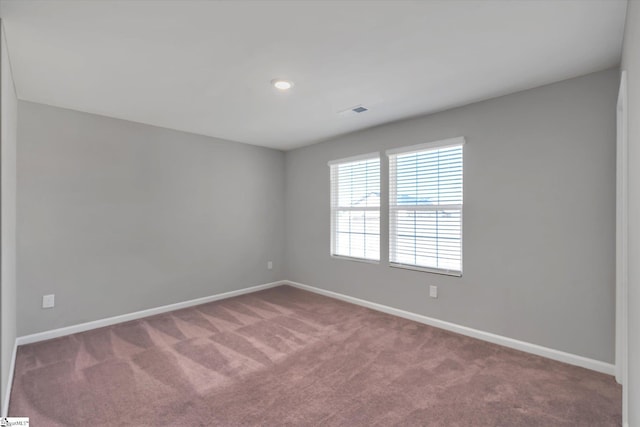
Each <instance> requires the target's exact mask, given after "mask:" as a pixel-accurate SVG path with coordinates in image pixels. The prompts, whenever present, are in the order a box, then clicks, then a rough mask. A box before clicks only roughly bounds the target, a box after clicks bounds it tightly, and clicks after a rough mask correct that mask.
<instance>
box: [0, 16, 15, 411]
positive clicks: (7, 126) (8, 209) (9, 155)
mask: <svg viewBox="0 0 640 427" xmlns="http://www.w3.org/2000/svg"><path fill="white" fill-rule="evenodd" d="M0 33H1V35H0V37H1V38H2V40H0V50H1V51H2V58H1V61H0V62H1V64H0V65H1V67H2V69H1V70H0V74H1V79H0V80H1V87H0V90H1V92H2V93H1V96H0V98H1V99H2V101H1V102H2V104H1V105H0V111H1V117H0V127H1V128H2V130H1V137H0V139H1V144H2V150H1V153H0V159H1V162H2V164H0V170H1V173H2V176H1V177H0V182H1V183H2V189H1V194H2V198H1V201H0V203H1V204H2V212H1V213H0V217H1V218H2V219H1V223H2V224H1V226H0V235H1V240H2V247H1V249H0V253H1V257H2V265H1V267H0V270H1V271H2V282H1V287H0V304H1V307H0V308H1V316H0V325H1V326H0V327H1V329H0V333H1V335H2V339H1V340H0V352H1V353H2V372H1V373H0V377H1V381H0V402H1V403H0V405H3V404H4V399H5V393H6V388H7V384H8V382H9V367H10V366H11V356H12V354H13V346H14V345H15V342H16V144H17V125H18V117H17V114H18V100H17V98H16V92H15V88H14V85H13V76H12V75H11V65H10V63H9V54H8V51H7V44H6V39H5V36H4V29H3V28H2V27H1V26H0Z"/></svg>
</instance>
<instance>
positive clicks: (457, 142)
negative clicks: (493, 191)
mask: <svg viewBox="0 0 640 427" xmlns="http://www.w3.org/2000/svg"><path fill="white" fill-rule="evenodd" d="M465 143H466V140H465V138H464V137H456V138H448V139H443V140H439V141H433V142H427V143H423V144H417V145H411V146H406V147H399V148H393V149H390V150H387V151H385V154H386V156H387V161H388V165H389V169H388V171H389V174H388V179H389V182H388V183H389V185H388V190H387V191H388V198H389V199H388V200H389V202H388V206H387V207H388V215H389V226H388V230H387V231H388V238H389V255H388V262H389V267H393V268H402V269H406V270H415V271H423V272H427V273H435V274H442V275H446V276H454V277H462V272H463V254H464V145H465ZM455 146H460V147H461V150H462V158H461V166H462V171H461V178H462V193H463V198H462V200H461V202H462V203H460V204H449V205H435V206H436V208H421V209H416V210H415V211H430V210H433V211H436V212H437V210H444V209H438V207H440V206H445V207H450V208H451V209H455V210H457V209H459V210H460V270H452V269H446V268H437V267H426V266H421V265H416V264H405V263H400V262H395V261H392V257H393V254H394V253H395V252H394V246H395V244H396V239H397V233H394V232H392V230H393V228H394V226H395V225H394V220H393V218H394V216H393V214H392V211H394V210H408V209H407V207H409V208H410V206H411V205H409V206H407V205H398V204H397V203H394V200H393V199H394V197H397V189H396V187H397V184H396V180H397V176H393V174H394V171H395V168H394V167H392V161H395V160H392V157H396V156H398V155H402V154H412V153H419V152H424V151H432V150H437V149H441V148H449V147H455ZM392 194H393V196H392ZM402 208H404V209H402ZM409 210H410V209H409ZM415 211H414V212H415Z"/></svg>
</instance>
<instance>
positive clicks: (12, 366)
mask: <svg viewBox="0 0 640 427" xmlns="http://www.w3.org/2000/svg"><path fill="white" fill-rule="evenodd" d="M17 350H18V340H17V339H16V341H15V342H14V343H13V352H12V353H11V362H10V365H9V379H8V380H7V388H6V390H5V391H4V402H2V417H6V416H7V415H8V414H9V400H10V398H11V388H12V387H13V373H14V372H15V370H16V352H17Z"/></svg>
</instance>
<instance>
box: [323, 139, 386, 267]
mask: <svg viewBox="0 0 640 427" xmlns="http://www.w3.org/2000/svg"><path fill="white" fill-rule="evenodd" d="M381 157H382V156H381V155H380V152H377V151H376V152H373V153H367V154H361V155H356V156H350V157H343V158H341V159H336V160H330V161H329V162H327V165H328V166H329V168H331V166H335V165H340V164H343V163H351V162H358V161H362V160H371V159H378V160H379V161H381V160H382V159H381ZM381 172H382V170H381ZM329 174H331V172H329ZM329 178H331V176H330V177H329ZM381 178H382V177H381ZM380 185H381V186H382V182H380ZM332 191H333V186H332V184H331V179H330V188H329V209H330V211H331V222H330V234H331V239H330V241H329V256H330V257H331V258H334V259H339V260H344V261H356V262H363V263H365V264H380V259H377V260H376V259H369V258H358V257H350V256H346V255H337V254H334V251H335V214H334V206H333V200H332V197H333V194H332ZM380 191H382V188H380ZM339 210H343V211H348V210H355V211H378V212H380V213H382V206H379V207H368V206H366V207H362V208H340V209H339ZM381 225H382V224H380V226H381ZM380 238H382V230H380ZM380 249H381V248H380ZM381 255H382V254H381V251H380V253H379V256H380V257H381Z"/></svg>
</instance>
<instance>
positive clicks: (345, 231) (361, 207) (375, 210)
mask: <svg viewBox="0 0 640 427" xmlns="http://www.w3.org/2000/svg"><path fill="white" fill-rule="evenodd" d="M329 167H330V169H331V255H333V256H341V257H349V258H354V259H360V260H370V261H379V260H380V157H379V154H378V153H375V154H370V155H366V156H361V157H355V158H349V159H343V160H337V161H334V162H329Z"/></svg>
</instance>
